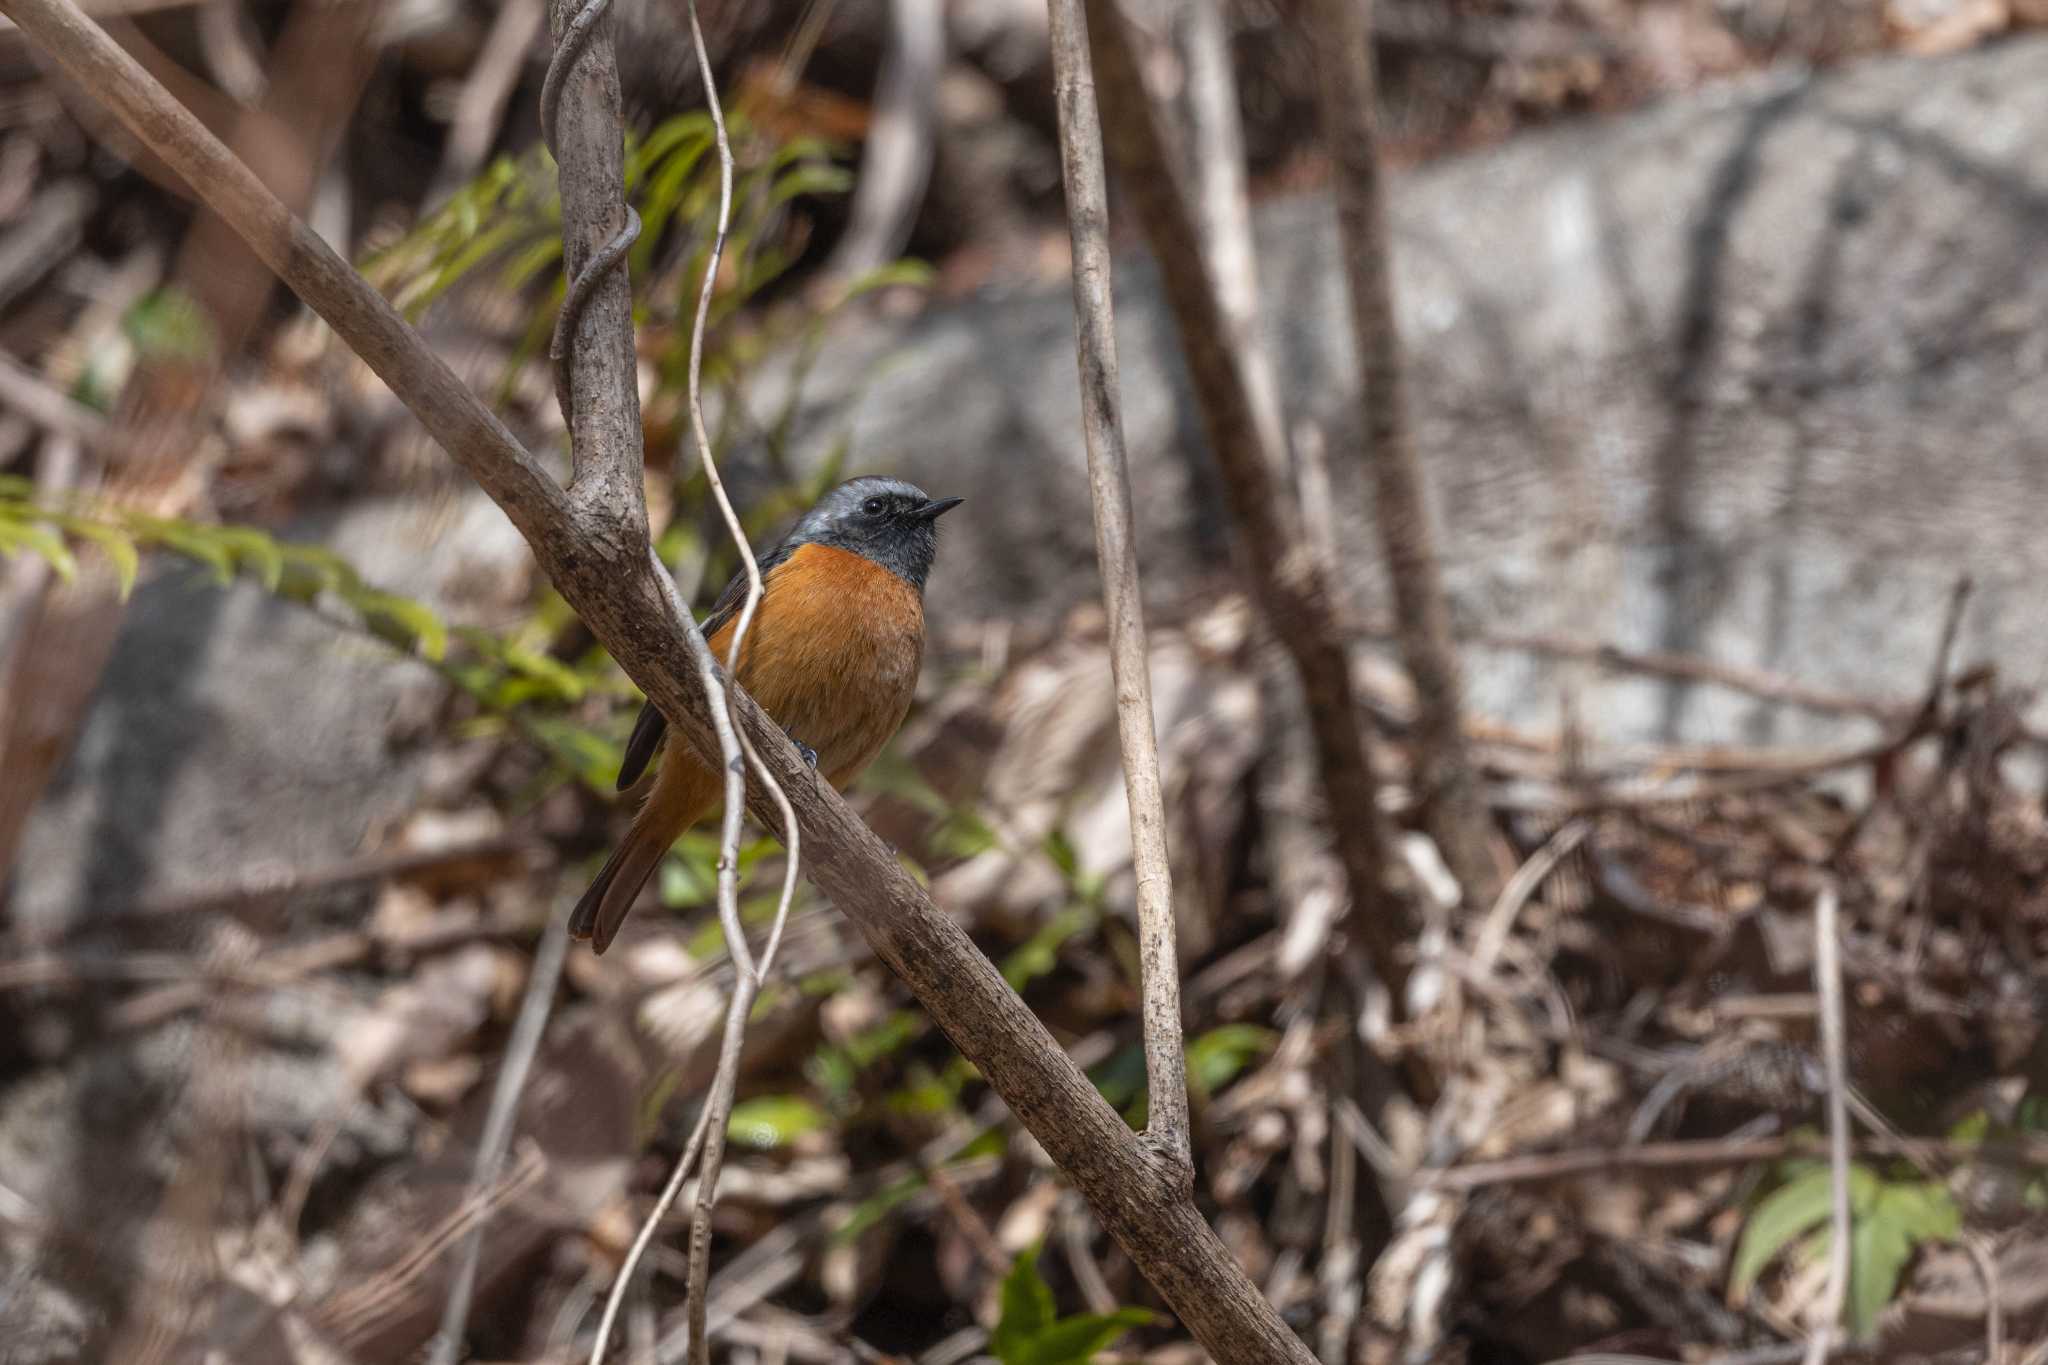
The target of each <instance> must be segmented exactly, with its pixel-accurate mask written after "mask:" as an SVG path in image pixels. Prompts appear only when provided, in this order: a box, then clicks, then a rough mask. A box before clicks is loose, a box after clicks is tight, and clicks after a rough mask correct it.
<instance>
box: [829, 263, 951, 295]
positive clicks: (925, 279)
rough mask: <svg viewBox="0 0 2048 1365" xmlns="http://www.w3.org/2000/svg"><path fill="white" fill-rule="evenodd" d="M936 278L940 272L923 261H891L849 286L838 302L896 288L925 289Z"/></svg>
mask: <svg viewBox="0 0 2048 1365" xmlns="http://www.w3.org/2000/svg"><path fill="white" fill-rule="evenodd" d="M936 278H938V272H937V271H935V270H933V269H932V268H931V267H930V266H929V265H926V264H925V263H924V262H923V261H915V260H901V261H891V262H890V263H889V264H887V265H878V266H876V267H875V268H874V269H873V270H870V271H868V273H867V274H865V275H862V276H860V277H858V278H857V279H855V280H854V282H853V283H852V284H849V285H847V286H846V292H845V293H844V294H842V295H840V297H839V299H838V302H839V303H841V304H847V303H851V302H853V301H854V300H855V299H857V298H859V297H860V296H861V295H863V294H872V293H873V292H874V291H875V290H877V289H889V288H892V287H895V286H904V287H908V288H913V289H923V288H926V287H927V286H929V285H930V284H931V282H932V281H933V280H934V279H936Z"/></svg>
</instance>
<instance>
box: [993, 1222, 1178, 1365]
mask: <svg viewBox="0 0 2048 1365" xmlns="http://www.w3.org/2000/svg"><path fill="white" fill-rule="evenodd" d="M1039 1250H1040V1247H1039V1245H1038V1244H1033V1245H1032V1246H1031V1247H1029V1248H1027V1249H1026V1250H1025V1251H1024V1252H1023V1253H1022V1254H1021V1255H1019V1256H1018V1257H1017V1260H1016V1263H1015V1264H1014V1265H1013V1266H1011V1268H1010V1273H1009V1274H1008V1275H1006V1276H1005V1277H1004V1278H1003V1295H1002V1315H1001V1317H1000V1318H999V1319H998V1320H997V1322H996V1329H995V1332H994V1334H993V1335H992V1336H991V1337H990V1338H989V1349H990V1350H991V1351H993V1352H995V1355H996V1359H998V1360H1000V1361H1002V1362H1003V1365H1086V1363H1087V1362H1088V1361H1089V1360H1092V1359H1093V1358H1094V1356H1095V1353H1096V1352H1097V1351H1099V1350H1101V1349H1102V1348H1103V1347H1105V1346H1107V1345H1108V1344H1109V1343H1110V1342H1112V1341H1114V1340H1115V1339H1116V1338H1117V1337H1119V1336H1121V1335H1123V1333H1125V1332H1127V1331H1129V1330H1130V1329H1131V1328H1133V1327H1143V1326H1144V1325H1145V1324H1147V1323H1149V1322H1151V1321H1152V1314H1150V1313H1148V1312H1146V1311H1145V1310H1144V1309H1142V1308H1119V1309H1118V1310H1117V1311H1115V1312H1114V1313H1083V1314H1079V1315H1077V1316H1075V1317H1071V1318H1055V1316H1054V1313H1055V1306H1054V1303H1053V1297H1052V1289H1051V1287H1050V1286H1049V1285H1047V1284H1046V1282H1045V1280H1044V1278H1043V1277H1042V1276H1041V1275H1039V1273H1038V1256H1039Z"/></svg>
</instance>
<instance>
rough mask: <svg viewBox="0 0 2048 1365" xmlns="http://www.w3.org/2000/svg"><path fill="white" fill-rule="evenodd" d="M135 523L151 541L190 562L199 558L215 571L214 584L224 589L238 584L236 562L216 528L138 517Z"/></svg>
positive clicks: (137, 528)
mask: <svg viewBox="0 0 2048 1365" xmlns="http://www.w3.org/2000/svg"><path fill="white" fill-rule="evenodd" d="M133 521H134V525H135V528H136V530H137V531H139V532H141V533H142V534H143V535H145V536H147V537H148V538H149V539H150V540H153V541H155V542H156V543H157V544H159V545H162V546H164V547H166V548H167V549H171V550H175V551H176V552H177V553H179V554H181V555H183V556H185V558H187V559H196V560H198V561H199V562H200V563H201V564H204V565H205V566H206V567H207V568H209V569H211V570H212V571H213V580H214V582H216V583H218V584H220V585H221V586H222V587H226V586H227V585H228V584H229V583H232V582H233V581H234V578H235V565H234V561H233V560H232V559H231V558H230V557H229V555H228V551H227V547H226V546H225V545H223V544H221V543H220V541H219V539H217V537H216V535H215V533H214V529H215V528H212V527H206V526H193V525H189V524H187V523H185V522H178V521H165V520H163V519H161V518H158V517H136V518H134V519H133Z"/></svg>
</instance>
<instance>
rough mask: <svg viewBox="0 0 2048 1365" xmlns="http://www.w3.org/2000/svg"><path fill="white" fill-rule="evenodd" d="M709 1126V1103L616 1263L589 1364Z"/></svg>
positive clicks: (597, 1363) (599, 1355) (596, 1362)
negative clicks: (650, 1207)
mask: <svg viewBox="0 0 2048 1365" xmlns="http://www.w3.org/2000/svg"><path fill="white" fill-rule="evenodd" d="M710 1127H711V1107H710V1106H709V1105H706V1106H705V1107H704V1112H703V1113H702V1114H700V1115H698V1116H697V1127H696V1129H695V1130H694V1131H693V1132H691V1134H690V1140H689V1141H688V1142H686V1143H684V1144H683V1154H682V1155H681V1156H680V1157H678V1158H676V1164H675V1169H673V1170H671V1171H670V1172H669V1176H668V1184H666V1185H664V1186H662V1188H661V1197H660V1198H659V1199H656V1200H655V1201H654V1208H653V1210H652V1211H651V1212H650V1213H649V1214H648V1215H647V1217H646V1219H645V1221H643V1222H642V1223H641V1224H640V1231H639V1232H638V1233H636V1234H634V1237H633V1245H632V1246H631V1247H629V1248H627V1250H626V1259H625V1261H624V1262H623V1263H622V1264H621V1265H620V1266H619V1273H618V1276H617V1277H616V1278H615V1279H613V1281H612V1292H611V1294H610V1296H609V1297H607V1298H606V1299H605V1304H604V1316H603V1317H602V1318H600V1319H599V1320H598V1324H597V1340H596V1342H594V1343H593V1344H592V1346H591V1348H590V1365H603V1361H604V1351H605V1346H606V1345H607V1344H608V1343H609V1342H610V1341H611V1336H612V1324H613V1323H614V1322H616V1321H617V1320H618V1316H619V1310H620V1309H621V1308H623V1307H624V1306H625V1303H626V1286H627V1285H629V1284H631V1283H632V1282H633V1272H634V1271H635V1270H637V1269H638V1268H639V1266H640V1261H641V1258H642V1257H644V1256H646V1254H647V1248H648V1246H649V1245H650V1244H651V1243H652V1242H653V1241H654V1234H655V1233H656V1232H657V1231H658V1230H659V1229H660V1227H661V1224H662V1220H663V1219H665V1218H667V1217H668V1211H669V1210H670V1209H671V1208H673V1207H675V1202H676V1196H677V1195H679V1194H681V1193H682V1192H683V1182H684V1181H685V1180H687V1179H689V1176H690V1167H691V1166H693V1165H695V1164H696V1161H697V1152H698V1150H699V1149H700V1148H701V1147H702V1146H703V1143H704V1134H705V1133H706V1132H707V1131H708V1130H709V1129H710Z"/></svg>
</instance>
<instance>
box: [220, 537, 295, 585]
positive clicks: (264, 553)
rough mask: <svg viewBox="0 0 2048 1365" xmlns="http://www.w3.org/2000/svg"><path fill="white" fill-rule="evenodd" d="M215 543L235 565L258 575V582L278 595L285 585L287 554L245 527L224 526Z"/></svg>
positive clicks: (272, 542)
mask: <svg viewBox="0 0 2048 1365" xmlns="http://www.w3.org/2000/svg"><path fill="white" fill-rule="evenodd" d="M214 539H215V540H216V541H218V542H219V544H220V545H221V546H222V548H224V549H226V550H227V551H228V552H229V553H231V554H232V555H233V556H234V558H235V563H236V564H237V565H239V566H240V567H242V568H245V569H248V570H249V571H250V572H252V573H254V574H255V575H256V579H257V581H258V582H260V583H262V584H263V586H264V588H265V589H267V590H268V591H270V592H276V591H277V589H278V585H279V584H280V583H282V582H283V581H284V550H283V548H282V547H280V546H279V545H278V543H277V542H276V541H274V540H272V539H271V538H270V537H269V536H266V535H264V534H263V533H262V532H261V531H252V530H250V529H248V528H247V527H243V526H223V527H220V528H219V529H218V530H216V531H215V532H214Z"/></svg>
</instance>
